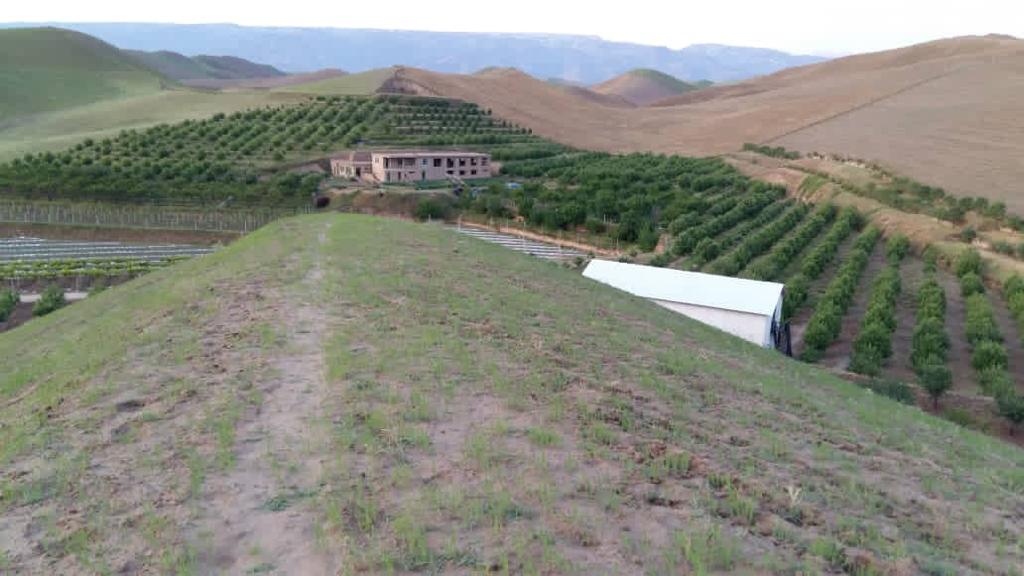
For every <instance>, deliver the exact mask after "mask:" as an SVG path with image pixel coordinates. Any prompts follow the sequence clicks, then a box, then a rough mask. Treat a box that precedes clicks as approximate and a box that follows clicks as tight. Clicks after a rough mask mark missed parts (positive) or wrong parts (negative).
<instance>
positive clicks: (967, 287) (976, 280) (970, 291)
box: [960, 272, 985, 298]
mask: <svg viewBox="0 0 1024 576" xmlns="http://www.w3.org/2000/svg"><path fill="white" fill-rule="evenodd" d="M984 292H985V282H984V281H982V279H981V276H978V275H977V274H975V273H974V272H968V273H966V274H964V275H963V276H961V277H960V294H961V295H962V296H963V297H964V298H967V297H968V296H971V295H974V294H982V293H984Z"/></svg>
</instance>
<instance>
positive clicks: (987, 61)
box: [401, 37, 1024, 212]
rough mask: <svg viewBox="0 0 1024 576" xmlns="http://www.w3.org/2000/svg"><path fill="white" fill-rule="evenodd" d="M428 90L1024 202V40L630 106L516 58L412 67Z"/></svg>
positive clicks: (573, 128)
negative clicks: (490, 67)
mask: <svg viewBox="0 0 1024 576" xmlns="http://www.w3.org/2000/svg"><path fill="white" fill-rule="evenodd" d="M401 73H402V74H403V75H404V76H405V80H406V83H407V84H415V85H418V86H419V87H420V89H421V90H422V91H423V92H424V93H432V94H437V95H443V96H449V97H456V98H462V99H466V100H471V101H475V102H478V103H480V104H481V105H484V106H486V107H488V108H491V109H493V110H494V112H495V113H496V114H498V115H500V116H502V117H504V118H508V119H510V120H512V121H514V122H516V123H518V124H521V125H524V126H528V127H530V128H532V129H533V131H534V132H535V133H537V134H540V135H542V136H546V137H549V138H552V139H555V140H559V141H561V142H564V143H567V144H570V145H573V146H577V147H581V148H597V149H602V150H609V151H635V150H649V151H656V152H676V153H685V154H697V155H700V154H715V153H723V152H730V151H735V150H737V149H738V148H740V147H741V146H742V145H743V143H745V142H759V143H763V142H768V143H773V144H783V145H787V146H790V147H794V148H799V149H803V150H805V151H814V150H817V151H819V152H836V153H846V154H852V155H856V156H859V157H866V158H869V159H873V160H877V161H880V162H882V163H883V164H887V165H889V166H890V167H892V168H895V169H896V170H898V171H901V172H904V173H906V174H908V175H910V176H912V177H914V178H916V179H918V180H920V181H923V182H927V183H930V184H935V185H940V186H944V187H946V188H947V189H949V190H950V191H951V192H954V193H956V194H958V195H970V196H978V195H984V196H989V197H991V198H997V199H1001V200H1004V201H1006V202H1007V204H1008V205H1010V207H1011V208H1014V209H1016V210H1017V211H1019V212H1020V211H1024V196H1022V195H1021V194H1020V193H1019V186H1018V184H1019V182H1021V181H1024V163H1022V162H1020V158H1021V157H1024V99H1022V98H1020V97H1019V95H1020V94H1021V93H1022V90H1024V41H1021V40H1016V39H1010V38H1006V37H965V38H954V39H948V40H940V41H937V42H931V43H927V44H921V45H917V46H911V47H908V48H903V49H899V50H891V51H887V52H880V53H875V54H865V55H859V56H851V57H848V58H842V59H838V60H833V61H829V62H825V63H822V64H815V65H811V66H804V67H800V68H793V69H789V70H785V71H782V72H778V73H776V74H773V75H771V76H766V77H763V78H758V79H755V80H750V81H747V82H742V83H738V84H730V85H722V86H714V87H710V88H707V89H704V90H698V91H693V92H689V93H686V94H683V95H681V96H677V97H674V98H670V99H668V100H665V101H662V102H660V104H661V105H660V106H657V107H646V108H636V109H628V108H622V107H611V106H604V105H602V104H600V103H599V102H597V101H595V100H593V99H586V98H580V97H573V95H572V94H570V93H568V92H566V91H564V90H560V89H558V88H557V87H555V86H552V85H550V84H549V83H546V82H541V81H539V80H536V79H534V78H531V77H529V76H527V75H525V74H522V73H517V72H512V71H506V72H505V73H504V74H490V75H487V76H459V75H444V74H437V73H433V72H427V71H423V70H415V69H403V70H402V71H401Z"/></svg>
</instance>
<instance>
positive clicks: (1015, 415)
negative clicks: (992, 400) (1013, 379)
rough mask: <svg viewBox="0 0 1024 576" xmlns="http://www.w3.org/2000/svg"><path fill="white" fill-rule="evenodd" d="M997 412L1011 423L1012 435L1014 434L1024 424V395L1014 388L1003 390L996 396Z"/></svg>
mask: <svg viewBox="0 0 1024 576" xmlns="http://www.w3.org/2000/svg"><path fill="white" fill-rule="evenodd" d="M996 410H998V412H999V415H1000V416H1002V417H1003V418H1006V419H1007V420H1009V421H1010V434H1013V433H1014V432H1015V431H1016V430H1017V427H1019V426H1020V424H1021V422H1024V395H1021V394H1019V393H1018V392H1017V391H1016V390H1013V389H1012V388H1006V389H1003V390H1001V391H1000V393H999V394H998V395H997V396H996Z"/></svg>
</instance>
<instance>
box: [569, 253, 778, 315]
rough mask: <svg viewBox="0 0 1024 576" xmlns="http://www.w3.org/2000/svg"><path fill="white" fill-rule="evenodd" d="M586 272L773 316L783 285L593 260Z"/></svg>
mask: <svg viewBox="0 0 1024 576" xmlns="http://www.w3.org/2000/svg"><path fill="white" fill-rule="evenodd" d="M583 275H584V276H586V277H587V278H590V279H592V280H597V281H598V282H601V283H602V284H607V285H609V286H613V287H615V288H618V289H619V290H624V291H626V292H629V293H630V294H634V295H636V296H640V297H642V298H650V299H652V300H663V301H666V302H677V303H680V304H692V305H694V306H703V307H706V308H719V309H722V310H732V311H736V312H746V313H748V314H758V315H761V316H774V315H775V309H776V307H777V306H778V304H779V297H780V296H781V295H782V289H783V288H784V286H783V285H782V284H779V283H777V282H762V281H760V280H748V279H746V278H733V277H731V276H718V275H716V274H704V273H702V272H687V271H685V270H673V269H671V268H658V267H655V266H641V265H639V264H627V263H625V262H613V261H611V260H591V261H590V264H588V265H587V268H586V269H585V270H584V271H583Z"/></svg>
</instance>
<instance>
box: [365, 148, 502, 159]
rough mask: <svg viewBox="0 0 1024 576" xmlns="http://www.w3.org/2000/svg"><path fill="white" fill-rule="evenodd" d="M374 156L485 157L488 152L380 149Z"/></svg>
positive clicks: (487, 155)
mask: <svg viewBox="0 0 1024 576" xmlns="http://www.w3.org/2000/svg"><path fill="white" fill-rule="evenodd" d="M373 155H374V156H387V157H389V158H391V157H401V158H438V157H441V158H447V157H456V156H457V157H463V158H465V157H476V158H487V157H489V156H490V154H485V153H483V152H457V151H452V150H438V151H436V152H430V151H425V150H416V151H409V152H399V151H396V150H382V151H380V152H374V153H373Z"/></svg>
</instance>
